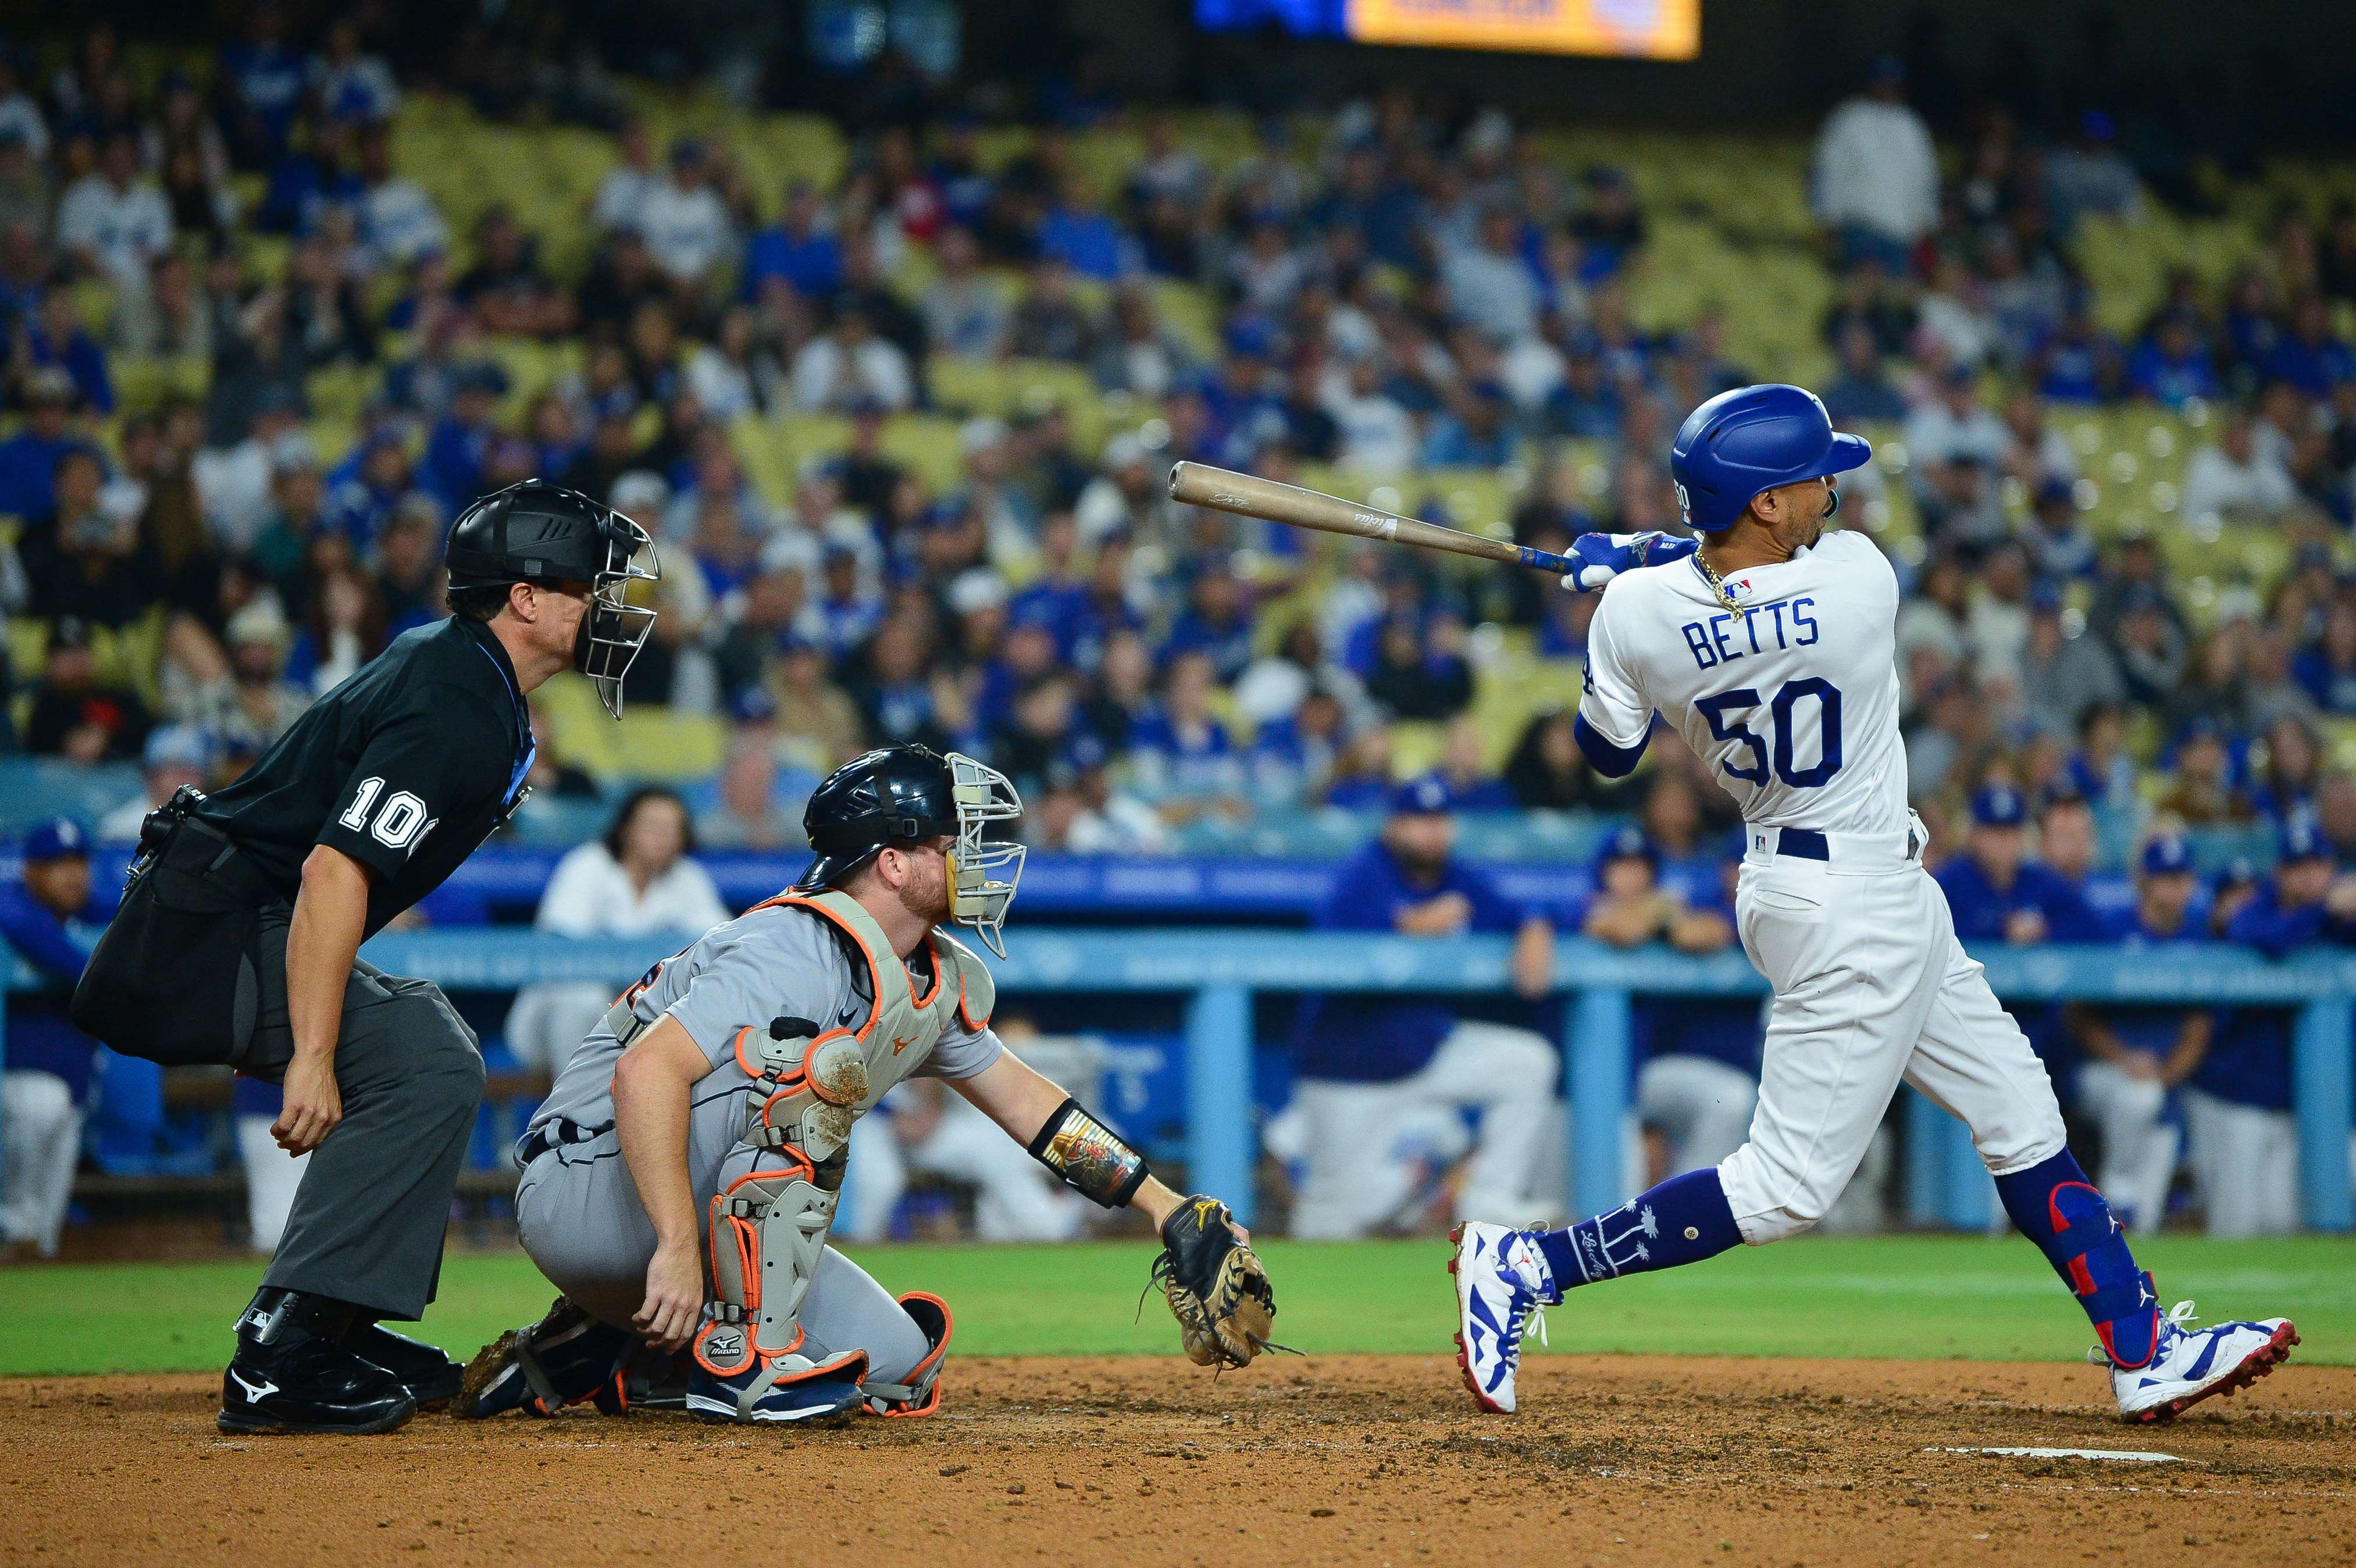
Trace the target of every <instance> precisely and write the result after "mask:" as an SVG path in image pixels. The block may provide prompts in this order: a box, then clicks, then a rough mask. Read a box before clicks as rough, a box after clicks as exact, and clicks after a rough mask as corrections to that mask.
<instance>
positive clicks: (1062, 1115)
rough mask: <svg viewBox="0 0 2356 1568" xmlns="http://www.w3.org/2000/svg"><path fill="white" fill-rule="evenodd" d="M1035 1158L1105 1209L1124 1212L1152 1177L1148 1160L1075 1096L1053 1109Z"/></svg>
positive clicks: (1033, 1142) (1038, 1139)
mask: <svg viewBox="0 0 2356 1568" xmlns="http://www.w3.org/2000/svg"><path fill="white" fill-rule="evenodd" d="M1031 1157H1032V1158H1033V1159H1034V1160H1037V1161H1038V1162H1039V1163H1040V1164H1041V1165H1045V1166H1046V1167H1047V1168H1048V1169H1049V1170H1051V1171H1054V1172H1055V1174H1056V1175H1057V1176H1061V1177H1063V1178H1064V1180H1065V1181H1066V1183H1067V1184H1068V1185H1069V1186H1070V1187H1072V1188H1073V1189H1074V1190H1075V1191H1076V1192H1078V1193H1079V1194H1080V1195H1081V1196H1082V1197H1086V1198H1087V1200H1088V1201H1089V1202H1091V1203H1094V1204H1097V1205H1098V1206H1099V1207H1101V1208H1127V1207H1128V1205H1129V1200H1130V1198H1132V1197H1136V1196H1137V1189H1138V1188H1139V1187H1142V1186H1144V1185H1145V1178H1146V1177H1147V1176H1151V1174H1152V1173H1151V1172H1150V1171H1148V1170H1147V1169H1146V1168H1145V1156H1144V1155H1141V1154H1139V1153H1138V1152H1137V1151H1136V1150H1135V1149H1132V1148H1130V1146H1129V1145H1128V1144H1124V1143H1122V1142H1121V1141H1120V1140H1119V1138H1118V1137H1116V1136H1115V1135H1114V1134H1113V1131H1112V1129H1111V1128H1109V1127H1108V1126H1106V1125H1105V1124H1104V1123H1103V1122H1099V1121H1098V1120H1097V1119H1096V1118H1095V1117H1093V1116H1091V1115H1089V1114H1088V1113H1087V1110H1086V1109H1084V1108H1083V1107H1082V1106H1081V1104H1080V1102H1079V1101H1076V1100H1074V1099H1073V1098H1072V1097H1071V1096H1069V1095H1066V1096H1065V1097H1064V1103H1062V1104H1061V1105H1058V1106H1057V1107H1055V1114H1054V1115H1053V1116H1050V1117H1048V1118H1047V1122H1046V1125H1044V1126H1043V1127H1041V1128H1040V1129H1039V1135H1038V1136H1037V1137H1035V1138H1033V1139H1032V1140H1031Z"/></svg>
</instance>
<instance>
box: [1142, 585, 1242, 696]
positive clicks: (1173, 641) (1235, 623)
mask: <svg viewBox="0 0 2356 1568" xmlns="http://www.w3.org/2000/svg"><path fill="white" fill-rule="evenodd" d="M1247 595H1248V589H1247V588H1246V587H1245V586H1244V585H1243V584H1242V583H1241V582H1239V581H1237V577H1236V575H1235V572H1234V571H1233V570H1232V569H1231V568H1230V567H1229V566H1228V564H1227V563H1226V560H1225V559H1224V558H1221V559H1215V560H1211V561H1206V562H1205V563H1204V564H1203V566H1202V569H1201V570H1200V571H1198V572H1196V573H1195V574H1194V583H1193V585H1191V586H1190V587H1189V588H1188V590H1187V593H1186V607H1185V608H1184V609H1183V610H1181V611H1179V612H1178V618H1177V619H1175V620H1173V621H1172V622H1171V623H1170V636H1169V637H1168V639H1166V640H1164V641H1163V643H1162V662H1163V663H1164V664H1167V663H1169V662H1171V661H1172V660H1176V659H1178V658H1180V657H1181V656H1182V655H1184V654H1188V653H1199V654H1201V655H1203V656H1204V657H1205V659H1208V660H1210V661H1211V671H1212V673H1214V674H1215V675H1216V676H1217V677H1218V679H1219V683H1220V684H1221V685H1223V686H1224V685H1228V684H1231V683H1233V682H1234V681H1235V679H1236V677H1237V676H1238V675H1241V674H1242V673H1243V672H1244V670H1245V668H1246V667H1247V666H1248V665H1249V664H1250V663H1251V661H1252V613H1251V607H1250V605H1249V603H1248V600H1247Z"/></svg>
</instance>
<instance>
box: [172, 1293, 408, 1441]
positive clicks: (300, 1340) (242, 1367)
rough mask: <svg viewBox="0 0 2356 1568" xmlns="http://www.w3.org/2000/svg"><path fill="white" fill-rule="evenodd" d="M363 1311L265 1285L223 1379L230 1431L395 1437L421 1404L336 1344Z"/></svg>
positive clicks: (221, 1424)
mask: <svg viewBox="0 0 2356 1568" xmlns="http://www.w3.org/2000/svg"><path fill="white" fill-rule="evenodd" d="M358 1312H359V1309H358V1308H356V1307H353V1306H350V1305H347V1304H345V1303H342V1302H334V1301H327V1300H325V1299H323V1298H320V1297H317V1296H306V1295H303V1294H298V1293H296V1292H294V1291H285V1290H276V1289H271V1288H268V1287H265V1288H264V1289H262V1291H260V1292H259V1293H257V1294H255V1296H254V1298H253V1305H251V1306H249V1307H247V1308H246V1310H245V1315H244V1316H242V1317H241V1318H239V1319H238V1324H237V1354H236V1355H235V1357H233V1358H232V1359H230V1364H229V1369H228V1370H227V1371H225V1372H223V1373H222V1374H221V1408H220V1416H219V1417H218V1418H217V1420H216V1422H215V1425H216V1426H217V1427H218V1428H219V1429H220V1431H221V1432H222V1433H224V1434H230V1435H237V1434H249V1433H273V1432H284V1433H335V1434H345V1435H350V1436H364V1435H367V1434H372V1433H379V1432H391V1430H392V1429H393V1428H394V1427H396V1426H399V1425H401V1424H402V1423H403V1422H405V1421H407V1420H408V1419H409V1418H410V1417H411V1416H412V1415H414V1414H416V1413H417V1402H416V1401H415V1400H413V1399H412V1398H411V1397H410V1395H409V1391H408V1390H407V1389H405V1388H403V1387H402V1385H401V1383H400V1381H399V1380H397V1379H395V1378H394V1377H393V1375H392V1374H391V1372H388V1371H386V1370H385V1369H383V1368H382V1367H380V1366H378V1365H377V1364H376V1363H375V1362H373V1361H369V1360H364V1359H361V1358H360V1357H359V1356H356V1355H354V1354H353V1353H352V1352H351V1351H349V1350H347V1349H345V1348H343V1347H342V1346H340V1345H338V1344H337V1343H336V1341H337V1338H338V1337H341V1336H343V1335H346V1334H348V1333H349V1332H350V1331H351V1327H352V1324H353V1322H354V1321H355V1319H356V1318H357V1316H358Z"/></svg>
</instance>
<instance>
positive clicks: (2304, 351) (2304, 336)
mask: <svg viewBox="0 0 2356 1568" xmlns="http://www.w3.org/2000/svg"><path fill="white" fill-rule="evenodd" d="M2259 373H2260V375H2261V376H2262V377H2263V378H2264V379H2265V380H2266V381H2287V382H2289V383H2290V384H2291V385H2292V386H2295V387H2297V389H2298V390H2299V391H2300V392H2304V393H2305V394H2307V395H2308V397H2312V398H2328V397H2329V396H2330V395H2331V389H2332V388H2334V387H2336V386H2338V385H2340V382H2342V381H2356V352H2351V350H2350V349H2349V347H2348V345H2347V344H2345V343H2342V342H2341V341H2340V339H2339V338H2336V337H2334V336H2333V335H2332V332H2331V306H2330V305H2329V302H2327V301H2326V300H2325V299H2324V298H2323V297H2322V296H2321V295H2313V294H2310V295H2303V296H2301V298H2300V299H2299V301H2298V303H2297V305H2295V306H2292V307H2291V317H2290V330H2289V331H2288V332H2286V333H2284V334H2283V335H2282V338H2280V339H2279V340H2278V341H2277V342H2276V344H2275V346H2274V349H2273V350H2272V351H2271V352H2270V353H2268V354H2267V355H2266V357H2265V362H2264V363H2263V364H2261V365H2260V366H2259Z"/></svg>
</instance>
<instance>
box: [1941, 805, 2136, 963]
mask: <svg viewBox="0 0 2356 1568" xmlns="http://www.w3.org/2000/svg"><path fill="white" fill-rule="evenodd" d="M2028 830H2029V802H2028V800H2027V798H2026V797H2025V796H2023V795H2022V794H2021V792H2020V791H2019V790H2018V789H2014V788H2013V787H2012V786H2011V785H2009V784H1991V785H1989V786H1988V787H1987V789H1982V790H1980V791H1979V792H1978V793H1977V794H1976V795H1974V796H1973V797H1972V830H1971V837H1970V839H1969V841H1968V842H1967V843H1966V846H1965V853H1964V854H1959V855H1956V856H1954V858H1953V859H1951V860H1949V861H1948V862H1947V864H1946V865H1943V866H1941V867H1940V868H1939V886H1940V887H1941V889H1942V890H1944V892H1945V893H1946V895H1947V908H1949V909H1950V910H1952V911H1953V912H1954V919H1955V936H1956V938H1957V939H1958V940H1961V941H1962V942H1963V943H1964V945H1965V947H1966V948H1969V947H1973V946H1976V945H1984V944H1993V943H1997V942H2007V943H2010V944H2012V945H2013V946H2016V947H2021V946H2031V945H2034V944H2036V943H2038V942H2050V941H2058V942H2083V941H2093V940H2097V939H2098V938H2099V936H2100V931H2099V929H2098V928H2097V925H2096V922H2095V920H2094V913H2093V911H2091V910H2090V909H2088V908H2087V907H2086V900H2085V898H2084V897H2083V896H2082V895H2081V894H2080V893H2079V892H2078V890H2077V889H2076V888H2074V887H2072V886H2070V884H2069V883H2067V882H2065V881H2064V880H2062V878H2061V876H2060V875H2057V874H2056V873H2055V872H2053V871H2052V870H2051V868H2049V867H2047V866H2044V865H2039V864H2038V863H2036V862H2035V861H2032V860H2030V859H2029V858H2028V854H2029V832H2028Z"/></svg>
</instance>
